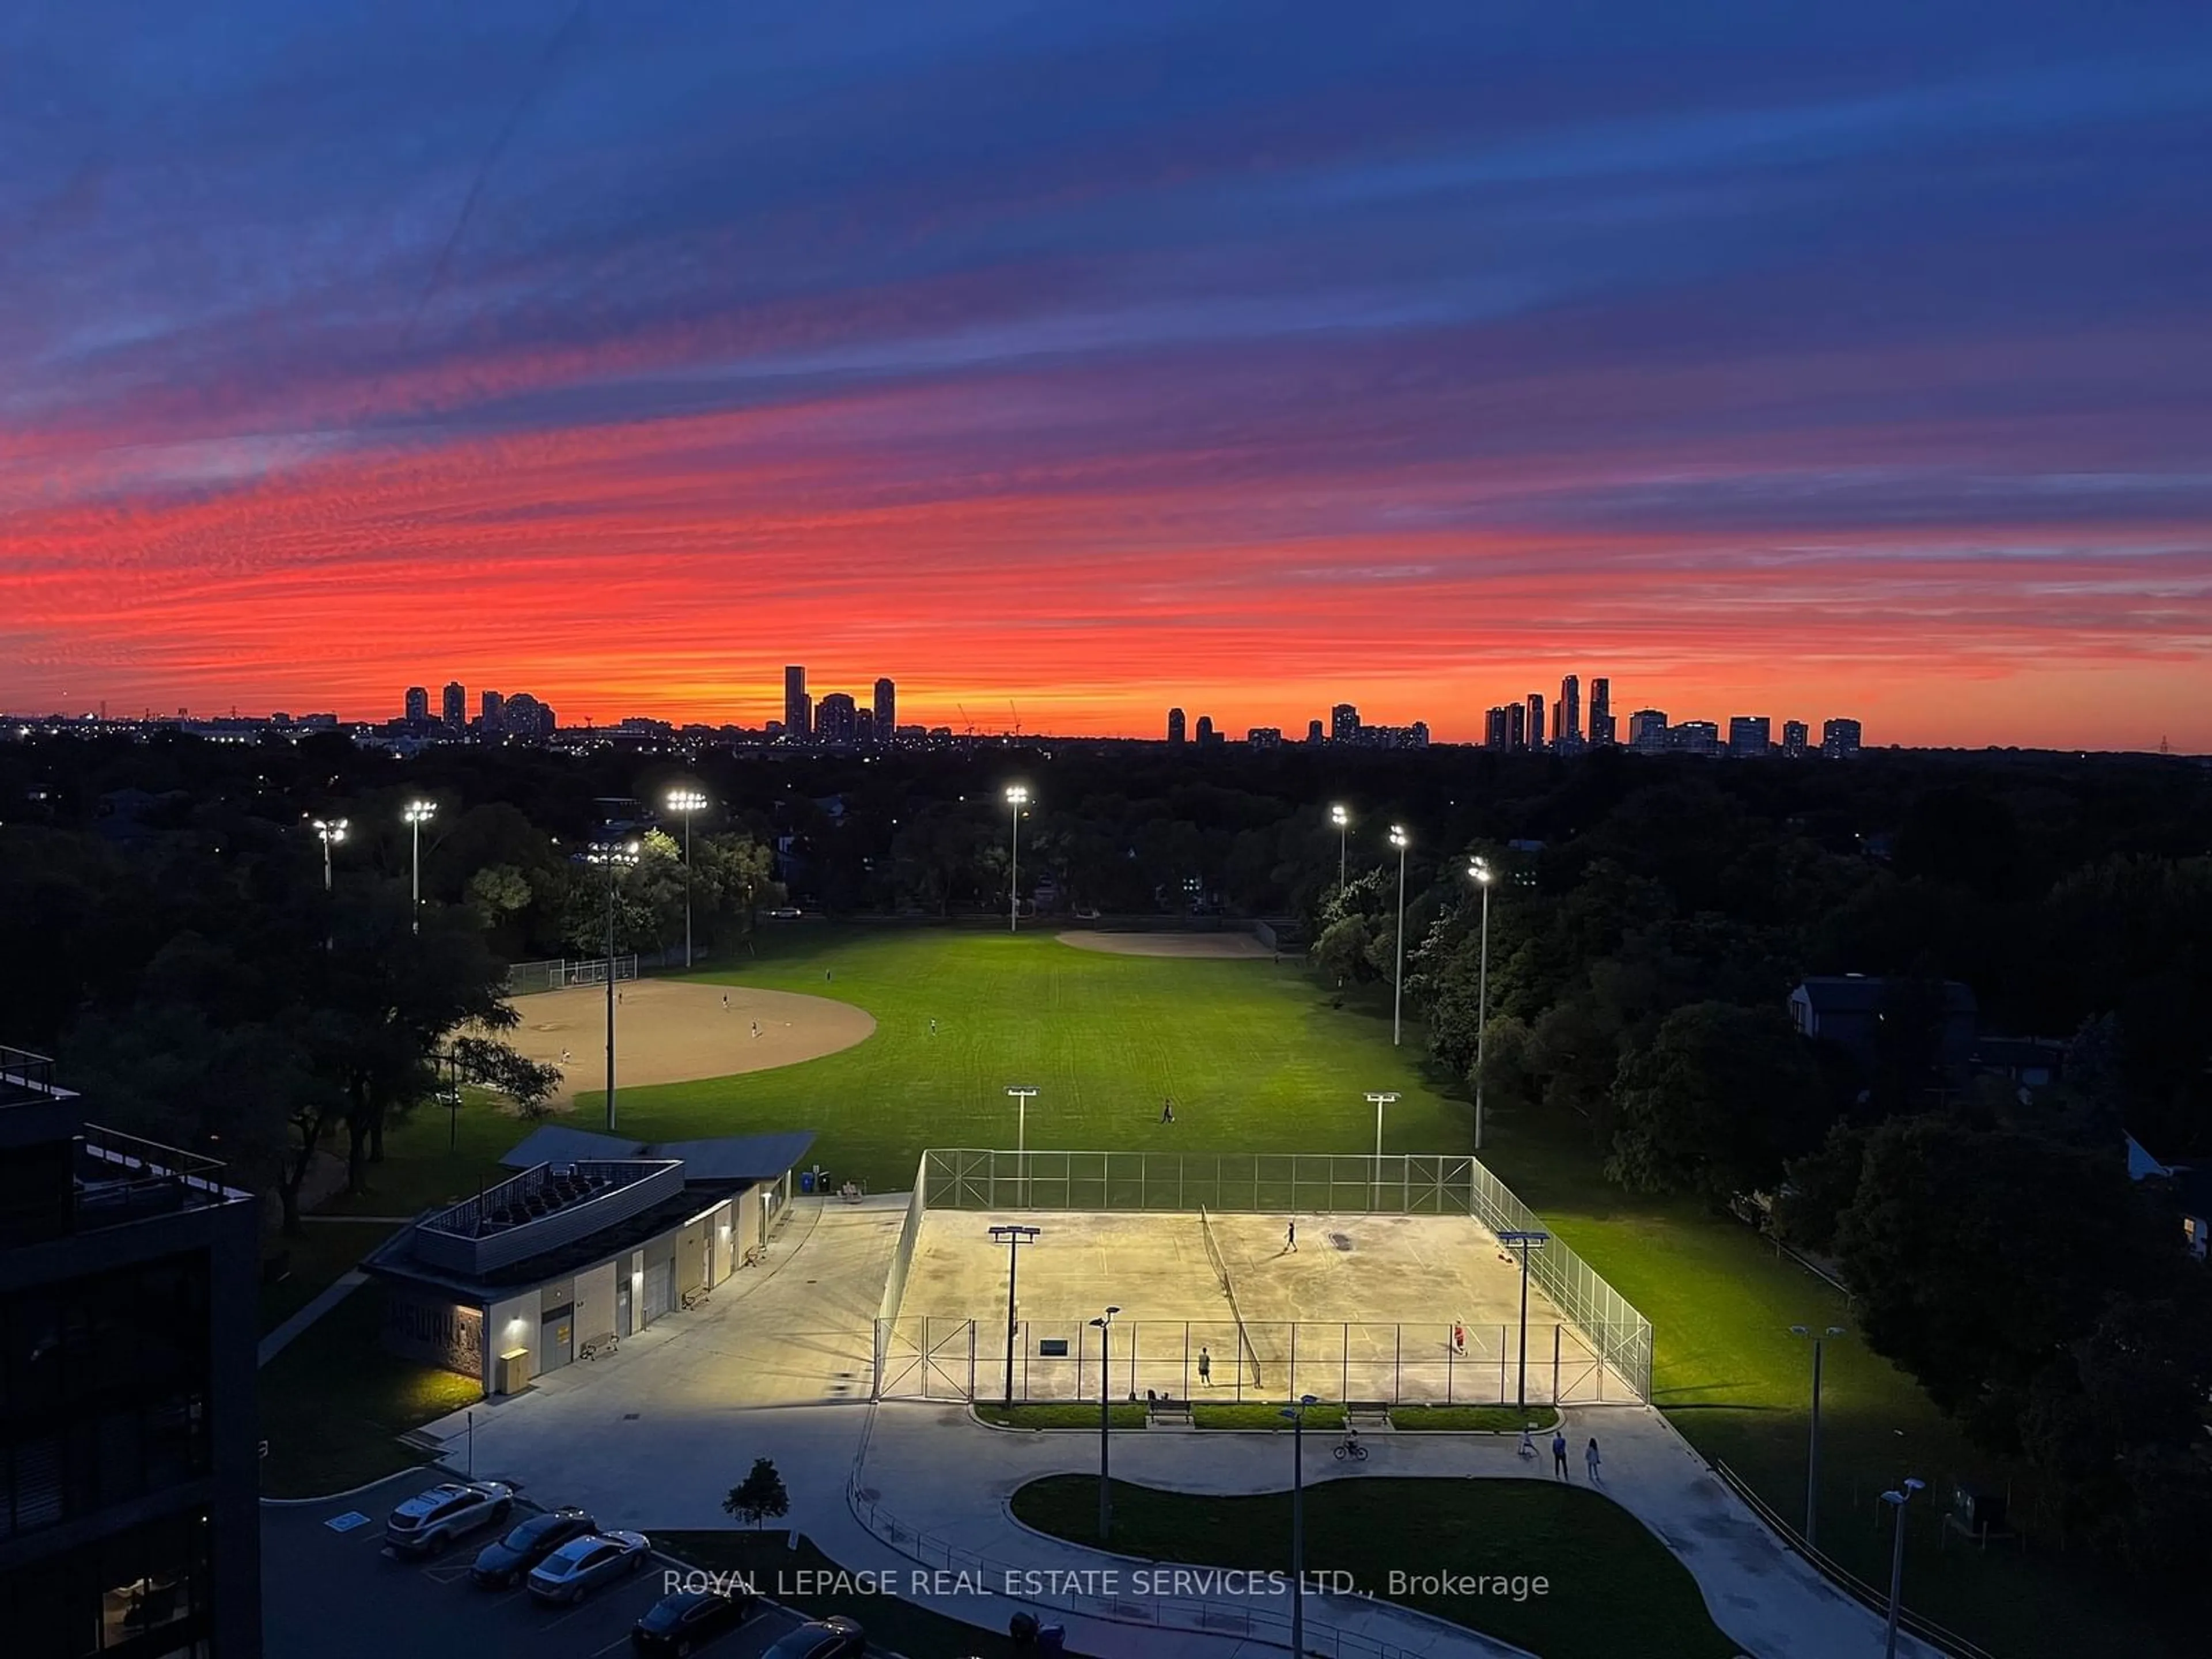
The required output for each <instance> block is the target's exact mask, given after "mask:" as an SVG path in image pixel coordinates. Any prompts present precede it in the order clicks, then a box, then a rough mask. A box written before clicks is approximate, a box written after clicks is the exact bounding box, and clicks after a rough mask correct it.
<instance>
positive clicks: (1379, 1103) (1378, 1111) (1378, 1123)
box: [1367, 1089, 1398, 1209]
mask: <svg viewBox="0 0 2212 1659" xmlns="http://www.w3.org/2000/svg"><path fill="white" fill-rule="evenodd" d="M1367 1098H1368V1100H1369V1101H1370V1103H1372V1104H1373V1106H1374V1108H1375V1205H1376V1208H1377V1209H1380V1208H1381V1207H1382V1205H1383V1108H1384V1107H1385V1106H1389V1105H1394V1104H1395V1103H1396V1102H1397V1099H1398V1091H1396V1090H1395V1089H1392V1090H1389V1091H1387V1092H1384V1093H1382V1094H1370V1095H1369V1096H1368V1097H1367Z"/></svg>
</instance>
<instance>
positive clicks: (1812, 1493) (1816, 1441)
mask: <svg viewBox="0 0 2212 1659" xmlns="http://www.w3.org/2000/svg"><path fill="white" fill-rule="evenodd" d="M1844 1334H1845V1332H1844V1328H1843V1327H1842V1326H1841V1325H1831V1326H1829V1327H1828V1328H1826V1330H1820V1331H1816V1330H1814V1328H1812V1327H1811V1326H1809V1325H1792V1326H1791V1327H1790V1335H1792V1336H1796V1337H1803V1338H1806V1339H1808V1340H1810V1341H1811V1342H1812V1344H1813V1437H1812V1439H1811V1441H1810V1442H1809V1443H1808V1444H1807V1446H1806V1448H1805V1545H1806V1547H1807V1548H1808V1549H1809V1548H1811V1547H1813V1546H1814V1543H1816V1542H1817V1539H1816V1537H1815V1534H1817V1533H1818V1531H1819V1529H1820V1345H1821V1344H1822V1343H1823V1342H1825V1341H1826V1340H1828V1339H1829V1338H1830V1337H1832V1336H1842V1335H1844Z"/></svg>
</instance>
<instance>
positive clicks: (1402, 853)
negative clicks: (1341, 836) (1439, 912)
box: [1390, 823, 1413, 1048]
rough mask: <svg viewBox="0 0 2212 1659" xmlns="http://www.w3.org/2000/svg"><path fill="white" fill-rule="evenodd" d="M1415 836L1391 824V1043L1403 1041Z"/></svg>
mask: <svg viewBox="0 0 2212 1659" xmlns="http://www.w3.org/2000/svg"><path fill="white" fill-rule="evenodd" d="M1390 845H1391V846H1393V847H1395V848H1397V849H1398V970H1397V972H1396V973H1395V974H1393V975H1391V976H1390V979H1391V984H1390V1044H1391V1047H1393V1048H1395V1047H1397V1045H1398V1044H1399V1043H1400V1042H1401V1041H1403V1036H1402V1030H1401V1024H1400V1014H1401V1011H1402V1010H1403V1008H1404V1006H1405V1002H1406V849H1407V848H1408V847H1410V846H1412V845H1413V837H1412V836H1408V835H1407V833H1406V831H1405V827H1404V826H1403V825H1401V824H1395V823H1394V824H1392V825H1391V826H1390Z"/></svg>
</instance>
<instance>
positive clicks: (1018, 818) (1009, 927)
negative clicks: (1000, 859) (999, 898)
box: [1006, 783, 1030, 933]
mask: <svg viewBox="0 0 2212 1659" xmlns="http://www.w3.org/2000/svg"><path fill="white" fill-rule="evenodd" d="M1029 804H1030V792H1029V789H1028V787H1026V786H1025V785H1023V784H1018V783H1012V784H1008V785H1007V786H1006V805H1007V807H1008V808H1009V809H1010V810H1011V811H1012V813H1013V818H1014V845H1013V853H1012V861H1011V863H1010V864H1009V865H1008V866H1007V870H1006V931H1007V932H1008V933H1019V932H1020V931H1021V925H1022V808H1024V806H1027V805H1029Z"/></svg>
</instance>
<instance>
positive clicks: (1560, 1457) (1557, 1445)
mask: <svg viewBox="0 0 2212 1659" xmlns="http://www.w3.org/2000/svg"><path fill="white" fill-rule="evenodd" d="M1552 1473H1553V1474H1554V1475H1556V1476H1557V1477H1558V1478H1559V1479H1560V1480H1572V1479H1573V1477H1572V1476H1571V1475H1570V1474H1568V1473H1567V1431H1565V1429H1561V1430H1560V1431H1559V1432H1558V1433H1556V1434H1554V1435H1553V1437H1552Z"/></svg>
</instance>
